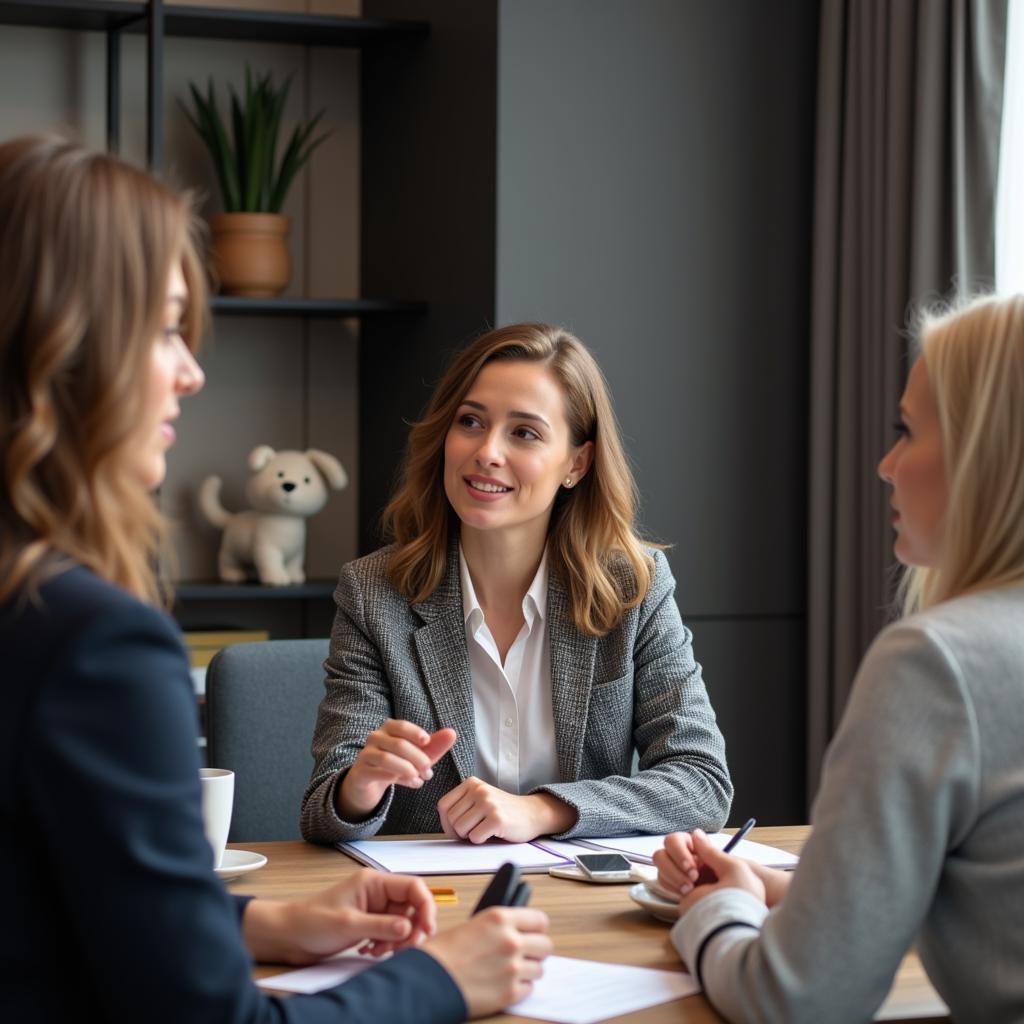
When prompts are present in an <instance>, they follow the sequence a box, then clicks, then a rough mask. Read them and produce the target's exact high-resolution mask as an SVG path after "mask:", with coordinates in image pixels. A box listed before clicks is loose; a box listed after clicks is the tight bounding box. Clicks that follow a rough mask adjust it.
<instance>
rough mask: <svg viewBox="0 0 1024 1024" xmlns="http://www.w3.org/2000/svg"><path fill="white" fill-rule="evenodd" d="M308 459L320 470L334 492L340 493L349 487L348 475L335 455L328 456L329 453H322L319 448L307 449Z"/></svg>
mask: <svg viewBox="0 0 1024 1024" xmlns="http://www.w3.org/2000/svg"><path fill="white" fill-rule="evenodd" d="M306 458H307V459H309V461H310V462H312V463H313V465H314V466H316V468H317V469H318V470H320V473H321V475H322V476H323V478H324V479H325V480H326V481H327V482H328V483H329V484H330V485H331V487H333V488H334V490H336V491H340V490H341V489H342V488H343V487H347V486H348V473H346V472H345V468H344V467H343V466H342V464H341V463H340V462H339V461H338V460H337V459H336V458H335V457H334V456H333V455H328V454H327V452H322V451H320V450H319V449H318V448H307V449H306Z"/></svg>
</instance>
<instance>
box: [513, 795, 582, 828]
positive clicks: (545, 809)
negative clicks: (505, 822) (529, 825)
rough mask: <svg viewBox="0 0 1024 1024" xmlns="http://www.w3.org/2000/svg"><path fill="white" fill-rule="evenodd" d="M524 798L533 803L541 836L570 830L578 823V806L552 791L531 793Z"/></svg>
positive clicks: (534, 814) (534, 816)
mask: <svg viewBox="0 0 1024 1024" xmlns="http://www.w3.org/2000/svg"><path fill="white" fill-rule="evenodd" d="M524 799H526V800H529V801H531V802H532V804H533V819H534V822H535V824H536V825H537V835H539V836H550V835H557V834H559V833H560V832H568V831H569V829H571V828H572V827H573V825H575V824H576V819H577V817H578V815H577V813H576V808H575V807H571V806H570V805H569V804H567V803H566V802H565V801H564V800H560V799H559V798H558V797H557V796H555V795H554V794H552V793H531V794H530V795H529V796H527V797H525V798H524Z"/></svg>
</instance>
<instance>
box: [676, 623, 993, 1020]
mask: <svg viewBox="0 0 1024 1024" xmlns="http://www.w3.org/2000/svg"><path fill="white" fill-rule="evenodd" d="M979 759H980V750H979V741H978V729H977V723H976V720H975V717H974V714H973V709H972V707H971V705H970V702H969V700H968V698H967V695H966V692H965V688H964V686H963V680H962V676H961V673H960V669H959V666H958V665H957V664H956V662H955V660H954V658H953V657H952V655H951V653H950V652H949V650H948V649H947V648H946V646H945V645H944V643H943V642H942V640H941V638H940V637H938V636H937V635H935V634H933V633H932V632H930V631H929V630H927V629H925V628H922V627H921V626H915V625H912V624H897V625H895V626H892V627H890V628H889V629H888V630H886V632H885V633H883V634H882V636H881V637H880V638H879V639H878V640H877V641H876V642H875V644H874V646H873V647H872V649H871V650H870V651H869V652H868V655H867V656H866V658H865V661H864V663H863V665H862V667H861V670H860V672H859V673H858V678H857V680H856V681H855V684H854V689H853V693H852V696H851V700H850V704H849V706H848V708H847V711H846V714H845V716H844V718H843V721H842V724H841V726H840V729H839V731H838V733H837V735H836V737H835V739H834V741H833V743H832V746H831V748H830V750H829V753H828V756H827V758H826V761H825V768H824V774H823V777H822V785H821V790H820V793H819V795H818V798H817V800H816V803H815V809H814V814H813V824H814V829H813V832H812V834H811V837H810V839H809V840H808V842H807V845H806V847H805V849H804V853H803V856H802V857H801V861H800V865H799V867H798V869H797V872H796V875H795V877H794V878H793V881H792V884H791V886H790V888H789V892H788V893H787V895H786V897H785V899H784V900H783V902H782V903H781V904H780V905H779V906H778V907H776V908H775V909H774V910H773V911H772V912H771V913H770V914H769V915H768V916H767V918H765V919H764V923H763V925H761V920H762V918H763V917H764V910H763V908H759V907H758V906H757V905H756V904H757V901H756V900H753V898H752V897H749V895H748V894H745V893H742V892H739V891H738V890H731V889H726V890H721V891H719V892H717V893H713V894H711V895H710V896H708V897H707V898H705V899H704V900H701V901H700V902H698V903H697V904H695V905H694V907H693V908H692V909H691V910H690V911H689V912H688V913H687V914H685V915H684V916H683V917H682V918H681V919H680V921H679V922H678V923H677V924H676V925H675V927H674V929H673V932H672V939H673V942H674V943H675V945H676V947H677V949H678V950H679V952H680V954H681V956H682V958H683V960H684V962H685V963H686V964H687V966H688V967H689V968H690V970H691V971H696V969H697V966H698V963H697V961H698V958H699V959H700V967H701V976H702V979H703V983H704V986H705V991H706V992H707V994H708V997H709V998H710V999H711V1001H712V1002H713V1003H714V1005H715V1006H716V1008H717V1009H718V1010H719V1012H721V1013H722V1014H723V1015H724V1016H725V1017H726V1018H727V1019H728V1020H730V1021H754V1020H757V1021H786V1022H789V1024H800V1022H803V1021H807V1022H811V1021H820V1020H869V1019H870V1018H871V1016H872V1014H873V1013H874V1011H875V1010H876V1009H877V1008H878V1006H879V1005H880V1004H881V1003H882V1001H883V1000H884V998H885V996H886V993H887V992H888V990H889V988H890V986H891V984H892V980H893V977H894V975H895V973H896V970H897V968H898V967H899V964H900V961H901V959H902V957H903V955H904V954H905V953H906V951H907V949H908V948H909V946H910V944H911V942H912V940H913V937H914V935H915V933H916V932H917V930H918V928H919V926H920V925H921V923H922V921H923V919H924V917H925V915H926V913H927V911H928V909H929V906H930V905H931V902H932V899H933V897H934V894H935V891H936V888H937V886H938V884H939V880H940V876H941V873H942V869H943V863H944V861H945V858H946V855H947V852H948V851H949V850H951V849H952V848H954V847H955V846H956V845H957V844H958V843H959V842H960V841H961V840H962V839H963V837H964V836H965V835H966V833H967V831H968V830H969V828H970V823H971V822H972V821H973V820H974V817H975V812H976V807H977V802H978V785H979V782H978V780H979V773H980V767H979ZM758 926H760V931H758Z"/></svg>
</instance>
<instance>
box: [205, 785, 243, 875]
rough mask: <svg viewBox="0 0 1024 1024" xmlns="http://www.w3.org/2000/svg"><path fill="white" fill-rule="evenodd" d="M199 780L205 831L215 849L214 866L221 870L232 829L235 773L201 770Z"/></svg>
mask: <svg viewBox="0 0 1024 1024" xmlns="http://www.w3.org/2000/svg"><path fill="white" fill-rule="evenodd" d="M199 780H200V782H201V783H202V787H203V829H204V831H205V832H206V838H207V840H208V841H209V843H210V846H212V847H213V866H214V867H215V868H219V867H220V862H221V859H222V858H223V856H224V847H225V846H226V845H227V841H228V831H229V830H230V828H231V805H232V803H233V802H234V799H235V773H234V772H230V771H228V770H227V769H226V768H200V769H199Z"/></svg>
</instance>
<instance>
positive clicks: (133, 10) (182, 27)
mask: <svg viewBox="0 0 1024 1024" xmlns="http://www.w3.org/2000/svg"><path fill="white" fill-rule="evenodd" d="M0 25H19V26H29V27H37V28H54V29H70V30H77V31H86V32H103V33H105V34H106V37H107V90H106V106H107V109H106V114H107V147H108V149H109V150H111V151H112V152H117V150H118V149H119V147H120V136H121V128H120V125H121V104H120V92H121V37H122V35H123V34H124V33H129V34H133V35H137V34H143V33H144V34H145V35H146V37H147V44H146V49H147V61H146V110H147V119H146V120H147V124H146V133H147V138H146V155H147V161H148V163H149V166H150V167H151V168H152V169H154V170H156V171H159V170H160V168H161V166H162V164H163V58H164V41H165V39H166V38H167V37H191V38H205V39H225V40H239V41H263V42H279V43H290V44H300V45H305V46H332V47H342V48H349V49H353V48H354V49H364V48H370V47H374V48H376V47H383V46H394V45H396V44H403V43H408V42H412V41H416V40H422V39H424V38H426V37H427V36H428V35H429V32H430V26H429V25H428V24H427V23H426V22H418V21H391V20H385V19H381V18H352V17H342V16H329V15H314V14H288V13H278V12H270V11H246V10H239V9H234V8H230V9H228V8H219V7H216V6H214V5H211V6H206V7H192V6H185V5H181V4H173V3H165V2H164V0H146V2H125V3H122V2H118V0H0ZM211 308H212V310H213V312H214V314H216V315H218V316H233V317H234V316H259V317H266V316H270V317H281V318H286V317H292V318H299V319H302V320H316V319H349V318H354V319H359V320H363V319H367V318H373V319H374V320H379V319H380V318H387V317H407V316H416V315H422V314H423V313H425V312H426V311H427V304H426V303H425V302H422V301H416V300H388V299H362V298H360V299H301V298H299V299H296V298H281V299H277V298H274V299H249V298H238V297H233V296H215V297H214V298H213V299H212V301H211ZM334 586H335V582H334V581H333V580H329V581H328V580H318V581H311V582H309V583H305V584H302V585H300V586H292V587H265V586H260V585H258V584H228V583H220V582H216V581H208V582H206V581H204V582H183V583H180V584H178V585H177V586H176V588H175V594H176V600H177V601H180V602H194V601H199V602H217V601H228V600H230V601H237V600H243V601H250V600H253V601H257V600H264V601H269V600H274V601H279V600H300V601H310V600H314V601H315V600H324V599H327V598H329V597H330V596H331V595H332V594H333V592H334Z"/></svg>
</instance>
